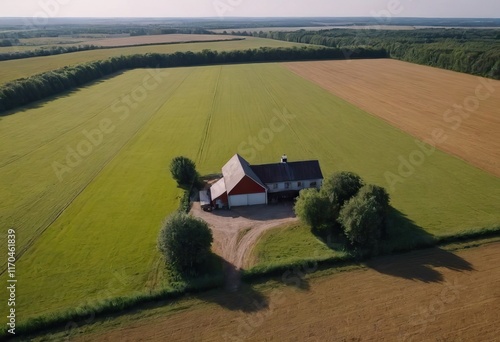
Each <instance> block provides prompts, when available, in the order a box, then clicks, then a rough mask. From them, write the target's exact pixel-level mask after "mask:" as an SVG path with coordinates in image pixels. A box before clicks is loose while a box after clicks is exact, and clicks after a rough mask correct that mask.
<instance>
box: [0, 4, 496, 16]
mask: <svg viewBox="0 0 500 342" xmlns="http://www.w3.org/2000/svg"><path fill="white" fill-rule="evenodd" d="M381 11H385V12H381ZM377 13H379V14H380V13H385V14H387V13H390V15H391V16H394V17H467V18H474V17H483V18H484V17H487V18H498V17H500V0H477V1H474V0H176V1H172V0H0V16H2V17H20V16H24V17H37V16H38V17H40V16H42V14H45V15H44V16H48V17H218V16H246V17H260V16H267V17H286V16H301V17H307V16H323V17H345V16H362V17H371V16H374V15H377Z"/></svg>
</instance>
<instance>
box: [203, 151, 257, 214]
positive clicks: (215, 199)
mask: <svg viewBox="0 0 500 342" xmlns="http://www.w3.org/2000/svg"><path fill="white" fill-rule="evenodd" d="M222 175H223V176H224V177H223V178H221V179H220V180H219V181H218V182H217V183H215V184H214V185H213V186H212V187H211V189H210V194H211V197H212V205H213V206H214V207H222V206H228V207H238V206H246V205H257V204H267V187H266V186H265V185H264V183H262V181H261V180H260V179H259V177H257V175H256V174H255V172H253V170H252V168H251V167H250V165H249V164H248V162H247V161H246V160H245V159H243V158H242V157H241V156H239V155H238V154H235V155H234V156H233V157H232V158H231V159H230V160H229V161H228V162H227V163H226V165H224V167H222Z"/></svg>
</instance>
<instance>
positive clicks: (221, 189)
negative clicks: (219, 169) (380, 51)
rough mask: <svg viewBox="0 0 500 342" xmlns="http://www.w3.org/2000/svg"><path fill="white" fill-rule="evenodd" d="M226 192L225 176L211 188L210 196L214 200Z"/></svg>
mask: <svg viewBox="0 0 500 342" xmlns="http://www.w3.org/2000/svg"><path fill="white" fill-rule="evenodd" d="M225 192H226V184H225V183H224V178H221V179H219V180H218V181H217V182H215V183H214V185H212V187H211V188H210V196H211V197H212V200H216V199H217V198H219V197H221V196H222V195H224V193H225Z"/></svg>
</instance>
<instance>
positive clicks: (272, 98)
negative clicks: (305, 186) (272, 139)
mask: <svg viewBox="0 0 500 342" xmlns="http://www.w3.org/2000/svg"><path fill="white" fill-rule="evenodd" d="M258 76H259V79H260V81H261V83H262V85H263V86H264V89H265V90H266V93H267V94H268V95H269V97H270V98H271V100H272V101H273V102H274V104H275V105H276V108H277V109H276V111H274V113H275V114H276V115H279V117H280V119H281V120H282V121H283V122H284V123H286V125H287V126H288V128H289V129H290V130H291V131H292V133H293V134H294V135H295V137H296V138H297V140H298V141H300V143H301V144H300V146H301V147H302V148H303V149H304V150H305V151H306V152H307V153H308V154H310V155H314V154H313V152H312V151H310V150H309V149H308V148H306V147H305V146H306V144H305V142H304V141H303V140H302V138H301V137H300V135H299V134H298V133H297V131H296V130H295V129H294V128H293V126H292V125H291V124H290V121H289V119H287V118H286V117H285V116H284V115H283V113H282V112H281V110H285V111H287V109H286V106H284V105H281V104H280V103H279V102H278V100H277V99H276V96H275V95H273V92H271V91H270V90H269V87H268V85H267V84H266V82H264V79H263V78H262V76H261V75H260V74H258ZM280 109H281V110H280Z"/></svg>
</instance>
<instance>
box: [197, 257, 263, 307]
mask: <svg viewBox="0 0 500 342" xmlns="http://www.w3.org/2000/svg"><path fill="white" fill-rule="evenodd" d="M217 258H218V261H219V262H220V263H221V265H222V271H223V272H224V289H223V290H222V291H221V290H217V291H212V292H211V293H206V294H201V295H199V299H201V300H204V301H207V302H211V303H215V304H217V305H219V306H221V307H223V308H225V309H228V310H231V311H241V312H245V313H251V312H258V311H261V310H265V309H267V308H268V307H269V300H268V298H267V297H266V296H265V295H263V294H262V293H260V292H259V291H257V290H256V289H255V288H254V287H253V286H251V285H247V284H243V283H241V274H240V270H239V269H238V268H237V267H236V266H235V265H233V264H232V263H230V262H228V261H227V260H225V259H223V258H222V257H219V256H218V257H217Z"/></svg>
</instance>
